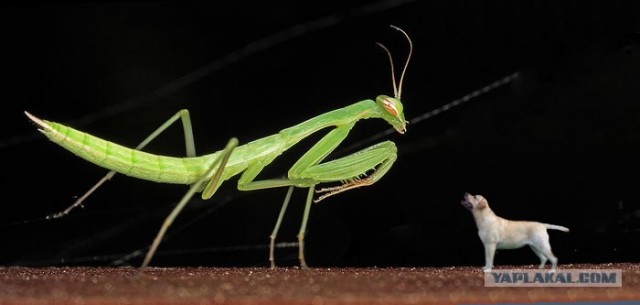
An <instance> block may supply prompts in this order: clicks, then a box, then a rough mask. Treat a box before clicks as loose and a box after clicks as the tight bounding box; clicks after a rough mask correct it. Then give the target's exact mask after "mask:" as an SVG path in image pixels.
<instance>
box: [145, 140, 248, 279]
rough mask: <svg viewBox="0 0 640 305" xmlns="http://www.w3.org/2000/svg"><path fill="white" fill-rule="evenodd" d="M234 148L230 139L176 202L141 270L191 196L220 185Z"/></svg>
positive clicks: (236, 144)
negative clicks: (204, 172) (198, 178)
mask: <svg viewBox="0 0 640 305" xmlns="http://www.w3.org/2000/svg"><path fill="white" fill-rule="evenodd" d="M236 146H238V139H236V138H231V140H229V142H228V143H227V145H226V147H225V148H224V150H223V151H222V153H221V154H220V155H219V156H218V157H217V158H216V159H215V160H214V161H213V163H212V164H211V166H209V169H208V170H207V173H206V174H205V175H203V176H202V178H200V180H198V182H196V183H194V184H193V185H191V187H190V188H189V191H187V193H186V194H185V195H184V196H183V197H182V199H180V202H178V204H177V205H176V206H175V207H174V208H173V210H171V213H170V214H169V216H167V218H165V220H164V222H163V223H162V227H160V231H158V234H157V235H156V237H155V239H154V240H153V243H152V244H151V247H150V248H149V251H148V252H147V255H146V256H145V258H144V262H143V263H142V266H141V269H142V268H145V267H146V266H148V265H149V262H151V258H152V257H153V254H154V253H155V252H156V250H157V249H158V246H159V245H160V242H161V241H162V238H163V237H164V234H165V233H166V232H167V229H169V226H171V224H172V223H173V221H174V220H175V219H176V217H178V214H180V212H181V211H182V209H183V208H184V207H185V206H186V205H187V203H188V202H189V200H191V198H192V197H193V195H195V194H196V193H197V192H199V191H200V190H202V189H203V187H204V191H203V193H204V192H207V191H208V190H210V189H213V190H215V189H216V188H217V186H218V185H220V183H221V180H220V179H221V177H222V172H224V168H225V166H226V165H227V161H229V157H230V156H231V153H232V152H233V149H235V148H236ZM205 185H206V186H205ZM211 195H213V191H211ZM209 197H210V196H209Z"/></svg>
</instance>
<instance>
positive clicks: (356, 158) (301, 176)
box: [238, 123, 396, 268]
mask: <svg viewBox="0 0 640 305" xmlns="http://www.w3.org/2000/svg"><path fill="white" fill-rule="evenodd" d="M353 126H354V123H349V124H346V125H341V126H338V127H336V128H334V129H333V130H331V131H330V132H329V133H327V134H326V135H325V136H324V137H323V138H322V139H320V140H319V141H318V142H317V143H316V144H315V145H313V147H311V149H309V150H308V151H307V152H306V153H305V154H304V155H303V156H302V157H300V159H299V160H298V161H297V162H296V163H295V164H294V165H293V166H292V167H291V169H290V170H289V175H288V176H289V178H288V179H287V178H282V179H268V180H258V181H254V179H255V177H256V176H257V175H258V174H259V173H260V172H261V171H262V169H263V168H264V167H254V168H249V169H247V170H246V171H245V172H244V174H243V175H242V176H241V177H240V179H239V181H238V189H240V190H244V191H248V190H257V189H267V188H276V187H282V186H289V191H288V192H287V195H286V197H285V200H284V203H283V205H282V208H281V209H280V213H279V215H278V219H277V220H276V225H275V227H274V229H273V232H272V233H271V235H270V239H271V240H270V249H269V253H270V255H269V261H270V263H271V267H275V261H274V259H273V253H274V251H275V249H274V245H275V238H276V236H277V233H278V230H279V228H280V224H281V222H282V218H283V217H284V213H285V210H286V208H287V205H288V204H289V200H290V198H291V192H292V187H293V186H298V187H309V191H308V195H307V200H306V203H305V209H304V214H303V218H302V224H301V225H300V231H299V232H298V250H299V254H298V256H299V259H300V266H301V267H303V268H306V267H307V263H306V261H305V258H304V237H305V233H306V227H307V222H308V219H309V213H310V210H311V203H312V202H314V200H313V195H314V194H315V186H316V185H317V184H319V183H323V182H336V181H345V182H344V183H343V184H341V185H340V186H336V187H332V188H325V189H321V190H319V191H318V192H323V193H324V194H323V195H322V196H320V197H319V198H318V199H317V200H315V202H318V201H320V200H322V199H325V198H327V197H329V196H332V195H335V194H338V193H341V192H344V191H347V190H351V189H354V188H358V187H362V186H366V185H371V184H373V183H374V182H375V181H377V180H378V179H380V178H381V177H382V176H383V175H384V174H385V173H386V172H387V171H388V170H389V168H390V167H391V165H392V164H393V162H394V161H395V160H396V147H395V144H393V142H389V141H386V142H382V143H379V144H376V145H373V146H371V147H368V148H365V149H363V150H361V151H358V152H355V153H353V154H351V155H348V156H345V157H342V158H339V159H335V160H332V161H328V162H325V163H320V162H322V161H323V160H324V159H325V158H326V157H327V156H328V155H329V154H330V153H331V152H332V151H333V150H334V149H335V148H336V147H338V146H339V145H340V143H342V141H343V140H344V139H345V138H346V137H347V135H348V134H349V131H350V130H351V128H352V127H353ZM367 171H372V173H371V175H369V176H366V177H361V175H365V174H366V172H367Z"/></svg>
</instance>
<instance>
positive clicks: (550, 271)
mask: <svg viewBox="0 0 640 305" xmlns="http://www.w3.org/2000/svg"><path fill="white" fill-rule="evenodd" d="M556 271H557V270H556V268H551V269H549V273H556Z"/></svg>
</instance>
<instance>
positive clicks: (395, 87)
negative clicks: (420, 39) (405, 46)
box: [376, 25, 413, 99]
mask: <svg viewBox="0 0 640 305" xmlns="http://www.w3.org/2000/svg"><path fill="white" fill-rule="evenodd" d="M391 28H393V29H395V30H397V31H399V32H401V33H402V34H404V37H406V38H407V41H408V42H409V55H407V61H406V62H405V63H404V68H403V69H402V73H401V74H400V82H399V83H398V84H397V85H396V76H395V74H396V73H395V71H394V68H393V57H392V56H391V52H390V51H389V49H387V47H385V46H384V45H383V44H381V43H379V42H376V44H377V45H378V46H379V47H381V48H382V49H383V50H384V51H385V52H386V53H387V56H388V57H389V64H390V65H391V81H392V82H393V95H394V97H395V98H397V99H400V96H401V95H402V82H403V81H404V73H405V72H406V71H407V67H408V66H409V61H410V60H411V55H412V54H413V43H412V42H411V38H409V35H408V34H407V32H405V31H404V30H402V29H401V28H399V27H397V26H395V25H391Z"/></svg>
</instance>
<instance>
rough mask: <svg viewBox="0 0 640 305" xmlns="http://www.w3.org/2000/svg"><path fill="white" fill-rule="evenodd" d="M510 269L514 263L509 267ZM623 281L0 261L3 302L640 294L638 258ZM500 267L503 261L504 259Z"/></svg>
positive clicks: (406, 300) (457, 272)
mask: <svg viewBox="0 0 640 305" xmlns="http://www.w3.org/2000/svg"><path fill="white" fill-rule="evenodd" d="M506 267H507V268H510V266H506ZM561 267H562V268H564V269H622V271H623V276H622V278H623V280H622V284H623V286H622V288H584V287H580V288H554V287H546V288H486V287H484V280H483V274H482V272H481V271H480V270H479V268H478V267H450V268H356V269H350V268H330V269H324V268H323V269H311V270H300V269H296V268H293V269H292V268H280V269H276V270H270V269H266V268H149V269H147V270H145V271H144V272H142V273H141V274H137V273H136V269H134V268H93V267H69V268H67V267H65V268H26V267H5V268H0V304H45V303H46V304H465V303H495V302H545V301H612V300H640V264H600V265H585V264H580V265H563V266H561ZM502 268H505V267H504V266H503V267H502Z"/></svg>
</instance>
